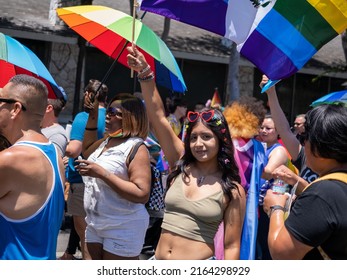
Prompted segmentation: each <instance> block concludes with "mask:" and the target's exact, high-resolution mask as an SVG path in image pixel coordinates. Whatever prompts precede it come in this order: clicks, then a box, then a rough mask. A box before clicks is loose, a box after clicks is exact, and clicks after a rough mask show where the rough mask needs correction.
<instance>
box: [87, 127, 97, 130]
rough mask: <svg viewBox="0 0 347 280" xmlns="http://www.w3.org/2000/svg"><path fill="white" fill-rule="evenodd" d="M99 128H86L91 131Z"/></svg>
mask: <svg viewBox="0 0 347 280" xmlns="http://www.w3.org/2000/svg"><path fill="white" fill-rule="evenodd" d="M97 129H98V128H97V127H86V128H85V130H90V131H92V130H97Z"/></svg>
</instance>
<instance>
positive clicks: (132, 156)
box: [126, 142, 144, 166]
mask: <svg viewBox="0 0 347 280" xmlns="http://www.w3.org/2000/svg"><path fill="white" fill-rule="evenodd" d="M143 144H144V143H143V142H137V143H136V144H135V145H134V146H133V147H132V148H131V151H130V153H129V155H128V157H127V160H126V164H127V166H129V164H130V162H131V161H132V160H133V159H134V157H135V155H136V153H137V150H138V149H139V148H140V146H141V145H143Z"/></svg>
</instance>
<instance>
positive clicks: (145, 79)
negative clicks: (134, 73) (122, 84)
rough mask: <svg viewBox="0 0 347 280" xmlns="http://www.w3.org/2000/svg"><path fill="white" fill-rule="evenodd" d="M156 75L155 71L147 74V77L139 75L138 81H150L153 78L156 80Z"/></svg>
mask: <svg viewBox="0 0 347 280" xmlns="http://www.w3.org/2000/svg"><path fill="white" fill-rule="evenodd" d="M154 78H155V76H154V73H153V72H151V73H149V74H148V75H147V76H145V77H142V78H140V77H137V79H138V81H139V82H140V83H141V82H148V81H151V80H154Z"/></svg>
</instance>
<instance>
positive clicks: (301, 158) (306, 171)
mask: <svg viewBox="0 0 347 280" xmlns="http://www.w3.org/2000/svg"><path fill="white" fill-rule="evenodd" d="M292 163H293V164H294V166H295V167H296V168H297V169H299V170H300V177H301V178H303V179H304V180H306V181H307V182H309V183H312V182H313V181H314V180H316V179H317V178H318V174H317V173H315V172H313V171H312V169H310V168H308V167H307V166H306V155H305V150H304V148H303V147H301V149H300V152H299V155H298V158H297V159H296V160H295V161H292Z"/></svg>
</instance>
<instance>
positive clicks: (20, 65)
mask: <svg viewBox="0 0 347 280" xmlns="http://www.w3.org/2000/svg"><path fill="white" fill-rule="evenodd" d="M17 74H27V75H30V76H33V77H35V78H38V79H40V80H41V81H42V82H44V84H45V85H46V86H47V88H48V98H51V99H56V98H64V99H65V100H67V98H66V94H65V93H64V92H63V91H61V90H60V89H59V86H58V85H57V84H56V82H55V81H54V79H53V77H52V75H51V74H50V73H49V71H48V70H47V68H46V66H45V65H44V64H43V63H42V61H41V60H40V59H39V58H38V57H37V56H36V54H34V53H33V52H32V51H31V50H30V49H28V48H27V47H26V46H24V45H23V44H21V43H20V42H18V41H17V40H15V39H13V38H12V37H10V36H7V35H5V34H3V33H0V87H3V86H5V85H6V84H7V83H8V81H9V80H10V78H11V77H13V76H15V75H17Z"/></svg>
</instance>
